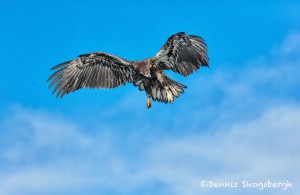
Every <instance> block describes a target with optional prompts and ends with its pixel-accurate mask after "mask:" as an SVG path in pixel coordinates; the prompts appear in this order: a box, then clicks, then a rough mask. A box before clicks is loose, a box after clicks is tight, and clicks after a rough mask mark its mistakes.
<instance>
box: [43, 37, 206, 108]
mask: <svg viewBox="0 0 300 195" xmlns="http://www.w3.org/2000/svg"><path fill="white" fill-rule="evenodd" d="M201 66H208V51H207V45H206V43H205V41H204V39H203V38H201V37H199V36H195V35H186V34H185V33H184V32H180V33H177V34H175V35H172V36H170V37H169V38H168V40H167V42H166V43H165V44H164V45H163V46H162V48H161V49H160V50H159V51H158V53H157V54H156V55H154V56H153V57H151V58H148V59H145V60H140V61H127V60H125V59H122V58H120V57H117V56H113V55H110V54H107V53H104V52H95V53H89V54H82V55H79V56H78V57H77V58H76V59H74V60H70V61H67V62H64V63H61V64H58V65H56V66H54V67H53V68H51V70H56V71H55V72H54V73H53V74H52V75H51V76H50V77H49V78H48V80H47V81H51V83H50V85H49V88H51V87H53V86H54V89H53V94H54V93H56V97H63V96H64V95H65V94H68V93H70V92H73V91H76V90H78V89H80V88H83V87H87V88H114V87H118V86H121V85H124V84H126V83H133V85H134V86H138V88H139V90H141V91H145V92H146V95H147V100H146V106H147V108H150V107H151V101H150V98H152V100H153V101H159V102H164V103H169V102H173V101H174V97H176V98H178V97H179V96H180V93H183V92H184V88H186V86H185V85H183V84H180V83H178V82H176V81H174V80H172V79H170V78H169V77H167V76H166V75H165V74H164V72H163V70H169V69H171V70H172V71H174V72H177V73H179V74H181V75H183V76H188V75H190V74H191V73H193V72H194V71H196V70H198V69H199V68H200V67H201Z"/></svg>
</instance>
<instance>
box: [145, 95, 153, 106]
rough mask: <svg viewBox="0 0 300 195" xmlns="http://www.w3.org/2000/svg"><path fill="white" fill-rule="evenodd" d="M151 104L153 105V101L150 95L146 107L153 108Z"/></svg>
mask: <svg viewBox="0 0 300 195" xmlns="http://www.w3.org/2000/svg"><path fill="white" fill-rule="evenodd" d="M151 106H152V103H151V100H150V97H149V96H148V97H147V100H146V107H147V108H148V109H149V108H151Z"/></svg>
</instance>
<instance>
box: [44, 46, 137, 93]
mask: <svg viewBox="0 0 300 195" xmlns="http://www.w3.org/2000/svg"><path fill="white" fill-rule="evenodd" d="M54 69H58V70H57V71H56V72H54V73H53V74H52V75H51V76H50V77H49V78H48V80H47V81H50V80H52V82H51V83H50V85H49V88H51V87H52V86H55V87H54V89H53V94H54V93H55V92H56V97H59V96H60V97H63V96H64V95H65V94H68V93H70V92H73V91H75V90H77V89H80V88H83V87H88V88H95V87H96V88H114V87H117V86H120V85H124V84H125V83H126V82H133V81H134V80H135V78H136V76H137V73H136V72H135V70H134V69H133V68H132V67H131V66H130V64H129V62H128V61H126V60H124V59H121V58H118V57H116V56H113V55H109V54H106V53H100V52H98V53H90V54H83V55H80V56H78V58H76V59H74V60H70V61H67V62H64V63H61V64H59V65H57V66H54V67H53V68H51V70H54Z"/></svg>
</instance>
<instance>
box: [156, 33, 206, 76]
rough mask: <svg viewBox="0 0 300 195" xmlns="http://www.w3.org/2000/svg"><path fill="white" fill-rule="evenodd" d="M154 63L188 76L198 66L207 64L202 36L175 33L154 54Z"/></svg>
mask: <svg viewBox="0 0 300 195" xmlns="http://www.w3.org/2000/svg"><path fill="white" fill-rule="evenodd" d="M154 63H155V65H156V66H158V67H160V68H162V69H166V70H168V69H171V70H173V71H174V72H177V73H179V74H182V75H183V76H188V75H189V74H191V73H192V72H194V71H195V70H197V69H199V68H200V66H208V51H207V46H206V44H205V41H204V39H203V38H201V37H198V36H195V35H186V34H185V33H184V32H180V33H177V34H175V35H172V36H171V37H169V38H168V40H167V42H166V43H165V44H164V45H163V47H162V48H161V49H160V50H159V51H158V53H157V54H156V55H155V56H154Z"/></svg>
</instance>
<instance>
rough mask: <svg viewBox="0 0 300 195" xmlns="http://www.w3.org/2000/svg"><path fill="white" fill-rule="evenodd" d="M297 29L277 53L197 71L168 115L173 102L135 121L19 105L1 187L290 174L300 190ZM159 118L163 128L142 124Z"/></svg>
mask: <svg viewBox="0 0 300 195" xmlns="http://www.w3.org/2000/svg"><path fill="white" fill-rule="evenodd" d="M298 36H299V34H297V33H296V34H295V33H292V34H291V35H289V36H287V38H286V40H284V41H283V42H282V43H280V44H278V45H279V46H276V47H278V48H277V49H276V52H275V53H276V55H275V54H274V52H273V51H272V52H270V54H266V55H263V56H260V57H259V58H256V59H254V60H250V61H249V62H247V63H245V64H244V65H243V66H242V67H243V68H237V69H236V70H225V69H223V70H222V71H215V72H214V75H213V77H206V78H200V80H199V79H195V80H194V81H193V82H191V83H192V84H191V85H192V86H191V87H190V88H191V89H193V88H194V89H196V88H197V87H199V86H201V87H199V88H201V89H199V91H197V92H190V93H186V94H185V96H186V97H183V98H186V100H189V101H186V102H187V105H185V106H183V104H182V107H181V106H178V107H176V109H175V110H174V112H173V113H171V114H172V115H171V116H172V117H168V120H159V117H163V116H167V114H169V113H168V112H167V111H162V112H160V113H159V114H161V115H149V116H147V117H145V116H141V115H140V114H141V113H139V112H137V113H134V116H130V117H134V119H135V120H134V122H129V121H130V120H128V119H126V120H124V121H122V123H117V122H116V123H111V121H108V122H105V121H101V123H99V121H97V123H96V122H94V123H93V124H90V123H91V120H88V122H87V123H89V124H85V123H84V122H82V121H80V122H78V121H74V120H73V119H70V118H68V117H66V116H65V115H64V114H60V113H53V112H49V111H45V110H43V109H31V108H27V107H23V106H15V107H13V108H12V109H11V110H10V111H7V112H6V113H5V115H3V116H4V117H3V118H2V119H1V121H0V128H1V137H0V154H1V155H0V168H1V170H2V171H1V172H0V183H1V185H0V194H37V193H38V194H81V192H86V191H88V192H91V194H97V193H98V194H99V193H109V194H141V191H142V192H145V191H147V192H149V194H153V193H154V194H178V195H179V194H191V195H193V194H202V193H206V194H221V193H222V194H247V193H248V194H254V193H257V189H254V191H253V190H245V189H242V188H238V189H230V190H228V191H226V190H225V191H224V190H222V189H203V188H201V187H200V181H201V180H212V181H231V180H235V181H241V180H254V181H264V180H266V179H273V180H274V181H283V180H287V179H288V180H290V181H291V182H292V183H293V188H292V189H289V191H288V193H289V194H295V195H296V194H299V192H300V189H299V187H297V183H299V180H300V179H299V176H298V173H299V171H300V168H299V166H297V165H298V164H300V155H299V150H300V144H299V143H298V140H297V138H298V137H299V136H300V133H299V129H300V123H299V121H298V120H299V118H300V102H299V99H298V97H299V94H298V93H297V92H295V91H294V89H295V88H296V87H297V86H299V84H300V77H299V73H298V72H299V71H298V72H297V70H298V66H299V64H300V63H299V62H300V58H299V57H297V58H296V57H295V55H294V53H295V52H297V51H299V47H298V46H297V45H293V44H294V42H295V40H296V41H297V40H298V38H297V37H298ZM290 40H294V41H290ZM298 45H299V44H298ZM284 48H289V49H284ZM274 51H275V50H274ZM287 51H288V52H287ZM290 55H293V59H294V60H293V61H291V60H290ZM210 76H211V75H210ZM204 77H205V76H204ZM204 83H205V84H204ZM191 89H189V90H191ZM204 92H205V93H204ZM199 97H200V98H199ZM197 98H198V99H197ZM191 100H193V101H191ZM195 100H197V101H195ZM189 102H192V103H191V104H190V105H189ZM128 105H129V107H131V106H132V105H133V102H132V99H131V98H130V97H128V98H125V99H124V102H120V105H119V106H120V109H115V108H112V109H111V110H110V111H108V112H105V113H104V112H103V113H100V114H102V116H104V117H105V116H106V117H113V115H114V113H116V112H123V113H125V114H126V113H127V112H126V111H123V109H122V108H124V110H126V109H128ZM196 108H197V109H196ZM148 117H150V118H148ZM153 119H155V120H153ZM126 121H127V122H126ZM186 121H188V122H186ZM154 123H155V124H154ZM153 124H154V125H153ZM169 124H170V125H169ZM136 126H139V127H140V128H141V129H137V128H136ZM155 127H159V128H162V129H164V131H160V132H159V133H157V134H154V135H152V136H149V134H145V135H144V136H143V133H138V132H139V131H140V132H146V131H148V132H152V131H155V130H154V129H153V128H155ZM129 128H130V129H129ZM124 129H125V130H126V133H124V131H125V130H124ZM170 131H172V132H174V131H176V132H180V133H179V134H180V136H173V135H169V132H170ZM142 194H145V193H142ZM264 194H272V195H274V194H282V191H281V190H280V189H275V190H266V191H264Z"/></svg>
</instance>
